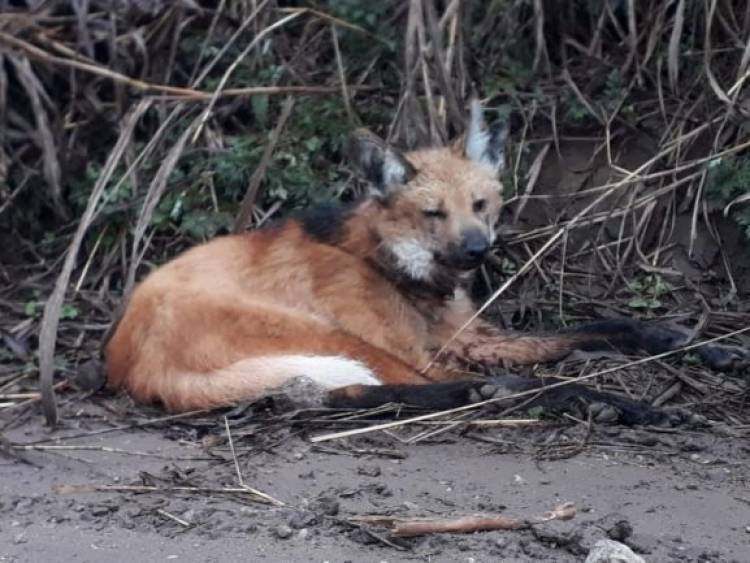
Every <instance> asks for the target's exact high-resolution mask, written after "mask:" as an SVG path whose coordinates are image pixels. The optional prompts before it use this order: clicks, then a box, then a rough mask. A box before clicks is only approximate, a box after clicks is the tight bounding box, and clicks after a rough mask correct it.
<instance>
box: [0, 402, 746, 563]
mask: <svg viewBox="0 0 750 563" xmlns="http://www.w3.org/2000/svg"><path fill="white" fill-rule="evenodd" d="M118 409H122V400H121V399H112V398H107V397H96V396H95V397H91V398H81V396H80V394H77V395H75V396H72V397H71V396H70V394H68V399H67V400H66V402H65V403H64V405H63V421H64V422H63V425H62V427H61V428H59V429H57V430H56V431H54V432H50V431H49V430H48V429H46V428H44V427H43V426H42V424H41V414H40V412H39V411H37V410H36V409H32V410H30V411H27V414H26V416H23V417H19V419H17V420H14V421H11V422H10V423H9V424H7V425H6V430H5V432H4V434H5V438H6V439H7V440H9V441H11V442H13V443H16V444H29V445H32V444H36V446H37V447H39V448H42V449H37V450H35V451H29V449H28V448H27V449H26V450H19V449H17V448H16V449H13V450H10V449H9V447H8V445H7V442H6V444H5V448H4V455H2V456H0V560H2V561H18V562H25V561H29V562H31V561H92V562H93V561H97V562H104V561H172V560H174V561H230V560H240V559H242V560H251V561H255V560H269V561H319V562H323V561H331V562H334V561H335V562H343V561H373V562H380V561H389V562H393V561H467V562H470V561H497V560H503V561H529V560H542V561H561V562H562V561H582V560H583V559H584V557H585V554H586V553H587V552H588V550H589V548H590V546H591V545H592V544H593V543H594V542H595V541H596V540H597V539H600V538H605V537H611V538H613V539H617V540H620V541H622V542H623V543H626V544H627V545H629V546H631V548H632V549H633V550H634V551H635V552H636V553H640V554H641V555H643V556H644V557H645V558H646V560H647V561H717V562H718V561H722V562H724V561H750V494H749V493H748V483H749V481H750V479H749V477H750V469H749V468H748V464H747V459H748V455H749V454H750V445H748V442H747V440H746V439H745V438H738V437H736V436H734V437H733V436H731V435H728V434H731V433H732V432H731V431H730V430H727V428H726V427H724V426H723V425H720V424H718V425H714V426H712V427H709V428H702V429H684V428H683V429H678V430H675V429H666V430H665V429H643V428H640V429H632V428H623V427H617V426H599V427H595V428H593V429H591V431H589V430H588V429H587V427H586V425H585V424H582V423H581V424H575V423H572V422H564V421H550V422H544V423H542V424H540V425H536V426H534V427H525V428H515V429H509V428H497V427H494V428H479V427H474V426H469V427H467V426H463V427H461V426H458V427H456V428H453V429H451V430H450V431H447V432H443V433H440V434H436V435H435V436H433V437H432V438H426V439H423V440H419V441H416V442H415V443H411V444H409V443H405V441H406V440H408V438H409V437H413V436H416V435H418V434H419V433H421V432H424V430H425V428H426V427H425V426H424V425H422V426H418V425H410V426H407V427H403V428H399V429H394V430H392V431H388V433H385V432H376V433H370V434H364V435H361V436H358V437H352V438H348V439H343V440H333V441H329V442H322V443H320V444H313V443H311V442H310V441H309V439H308V438H309V437H310V436H314V435H318V434H325V433H328V432H330V431H331V426H330V424H323V425H321V426H320V428H317V427H316V426H317V423H316V420H317V419H316V418H315V417H313V418H312V419H310V418H309V415H308V417H307V421H306V422H300V421H299V420H297V421H296V422H295V420H293V419H292V417H290V416H284V415H268V414H267V413H261V414H260V416H259V415H258V413H254V412H253V411H252V410H246V411H241V410H235V411H230V412H229V413H226V412H219V413H207V414H200V415H194V416H192V417H189V418H183V419H172V420H166V421H162V422H158V421H157V422H154V420H155V419H158V418H159V417H161V416H163V415H162V414H161V413H158V412H156V411H150V410H149V411H146V410H140V409H135V410H133V408H132V407H130V406H128V408H127V409H125V410H118ZM118 412H119V413H121V414H117V413H118ZM124 412H127V414H122V413H124ZM224 415H227V423H228V424H229V426H230V434H231V436H232V438H233V440H232V445H233V446H234V448H235V455H236V460H237V463H236V464H235V462H234V457H233V456H232V453H231V449H230V447H229V443H228V441H227V439H226V436H227V432H226V426H225V419H224ZM490 415H491V413H490ZM490 415H488V416H490ZM390 418H392V416H389V417H388V419H390ZM144 422H145V423H146V424H145V425H144ZM136 424H140V425H141V426H137V427H133V425H136ZM358 424H359V423H358ZM362 425H365V423H362ZM123 426H125V427H127V428H124V429H119V430H118V429H117V428H118V427H123ZM339 427H342V426H341V425H340V426H339ZM349 427H352V424H350V425H349ZM432 428H435V429H437V428H443V427H442V426H435V425H433V426H432ZM50 446H67V447H66V448H57V449H49V447H50ZM43 448H47V449H43ZM238 471H239V473H240V474H241V476H242V479H243V480H244V483H245V484H246V485H247V486H251V487H253V488H255V489H257V490H259V491H261V492H263V493H265V494H267V495H270V496H271V497H273V498H274V499H277V500H278V501H281V502H283V503H284V504H285V506H269V505H267V504H262V503H259V502H256V501H255V500H254V499H255V498H257V497H253V495H252V494H250V493H244V492H236V489H237V488H238V486H239V485H238ZM127 485H136V486H138V487H144V486H150V487H156V488H159V489H162V491H161V492H153V491H150V492H143V491H130V490H125V489H123V488H121V489H119V490H117V491H107V492H101V491H96V492H94V489H95V488H97V487H100V486H114V487H123V486H127ZM178 486H190V487H198V488H200V487H205V488H210V489H212V491H211V492H198V491H187V492H184V491H183V492H180V491H174V490H165V489H174V487H178ZM227 488H229V489H235V491H234V492H231V491H229V492H227V491H222V490H221V489H227ZM563 501H570V502H573V503H575V505H576V507H577V509H578V513H577V515H576V517H575V518H573V519H572V520H569V521H564V522H562V521H555V522H547V523H543V524H536V525H534V526H532V527H531V529H526V530H521V531H490V532H479V533H474V534H468V535H445V534H443V535H432V536H428V537H422V538H415V539H408V540H404V539H394V538H389V536H388V533H387V531H384V530H382V529H380V530H379V529H377V528H369V527H365V528H358V527H356V526H353V525H352V524H351V523H350V522H349V520H348V519H349V518H351V517H353V516H359V515H373V514H380V515H394V516H400V517H416V516H430V517H449V516H456V515H463V514H472V513H478V512H493V513H502V514H506V515H510V516H518V517H522V518H531V517H534V516H539V515H542V514H543V513H544V512H545V511H547V510H549V509H551V508H552V507H553V506H554V505H556V504H558V503H560V502H563Z"/></svg>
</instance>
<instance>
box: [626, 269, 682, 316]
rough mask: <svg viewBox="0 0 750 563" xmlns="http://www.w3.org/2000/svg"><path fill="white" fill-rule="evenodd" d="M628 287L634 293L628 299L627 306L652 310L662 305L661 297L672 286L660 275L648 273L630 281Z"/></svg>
mask: <svg viewBox="0 0 750 563" xmlns="http://www.w3.org/2000/svg"><path fill="white" fill-rule="evenodd" d="M628 289H630V291H631V292H632V293H633V294H634V295H633V297H631V299H630V300H629V301H628V307H631V308H633V309H646V310H652V309H658V308H659V307H661V306H662V301H661V297H662V296H664V295H665V294H666V293H669V291H671V289H672V287H671V286H670V285H669V284H668V283H667V282H665V281H664V280H663V279H662V277H661V276H659V275H656V274H649V275H647V276H643V277H642V278H639V279H636V280H634V281H632V282H630V283H629V284H628Z"/></svg>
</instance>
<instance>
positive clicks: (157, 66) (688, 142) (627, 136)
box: [0, 0, 750, 424]
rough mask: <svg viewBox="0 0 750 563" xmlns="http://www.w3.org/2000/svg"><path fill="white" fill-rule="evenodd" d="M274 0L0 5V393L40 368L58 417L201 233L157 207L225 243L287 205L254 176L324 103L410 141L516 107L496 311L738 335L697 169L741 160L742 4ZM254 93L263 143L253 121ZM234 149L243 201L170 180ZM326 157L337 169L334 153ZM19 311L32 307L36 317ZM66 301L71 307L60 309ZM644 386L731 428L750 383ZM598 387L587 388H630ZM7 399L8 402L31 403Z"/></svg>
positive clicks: (693, 370)
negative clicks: (204, 224)
mask: <svg viewBox="0 0 750 563" xmlns="http://www.w3.org/2000/svg"><path fill="white" fill-rule="evenodd" d="M282 4H283V3H279V2H273V1H271V0H262V1H258V0H221V1H219V2H215V3H208V2H205V3H187V2H185V3H183V2H175V3H164V2H159V1H157V0H143V1H141V2H134V3H122V4H117V7H116V8H115V9H112V8H111V7H110V3H107V2H90V3H88V4H81V5H87V6H88V11H84V9H83V8H80V9H72V8H68V7H66V6H67V5H68V3H63V2H47V3H43V4H41V5H40V7H39V8H35V9H31V8H29V9H19V8H13V9H10V8H7V7H5V8H4V9H3V11H2V14H0V220H2V221H4V222H5V225H4V226H0V236H1V237H2V240H3V241H6V240H8V241H13V243H14V246H15V249H14V254H15V258H14V259H13V260H6V259H4V258H3V257H4V256H6V254H8V253H7V252H2V253H0V264H2V263H7V265H0V276H2V278H3V280H4V282H7V283H4V284H3V285H5V288H4V289H1V290H0V307H2V309H3V321H2V322H0V331H1V332H0V335H1V336H2V337H3V340H4V342H5V346H6V350H5V352H4V356H2V358H0V361H1V362H2V363H0V390H2V391H3V392H6V391H13V390H20V391H23V390H24V389H25V388H27V387H29V386H31V387H33V381H34V379H35V377H36V375H37V373H39V374H40V376H41V377H40V381H41V390H42V394H43V397H44V401H43V403H44V405H45V414H46V416H47V420H48V421H49V422H50V423H54V422H55V420H56V414H55V408H54V404H55V402H54V393H53V383H54V381H55V376H56V375H57V377H60V376H62V377H65V376H66V375H70V374H73V373H75V372H76V371H77V367H76V365H77V364H78V363H79V362H80V361H81V360H82V359H85V358H87V357H90V356H92V354H95V353H96V352H95V351H96V349H97V343H98V341H99V339H100V337H101V333H102V332H103V329H104V328H105V327H106V325H107V323H108V322H109V320H110V319H111V315H112V311H113V310H114V309H115V307H116V303H117V302H118V301H119V300H120V297H121V295H122V294H123V293H125V294H126V293H127V292H128V291H129V290H130V288H132V286H133V283H134V282H135V281H136V280H137V279H138V277H139V276H140V275H142V274H143V272H144V271H146V269H147V268H148V267H149V266H150V264H151V263H152V262H160V261H162V260H163V259H164V258H165V257H167V256H170V255H173V254H174V253H175V252H176V251H177V250H178V249H179V248H182V247H184V246H185V245H187V244H189V243H190V242H191V240H189V238H190V237H188V236H187V235H186V234H185V233H184V232H181V231H180V230H179V229H176V228H173V227H172V226H170V227H169V228H167V229H165V228H164V227H163V226H162V227H160V226H157V225H155V220H154V216H155V213H156V212H157V209H158V206H159V205H160V204H161V203H162V202H163V201H164V198H165V197H166V195H168V194H169V193H170V192H174V191H175V190H185V191H186V192H189V193H192V192H193V191H207V192H209V193H210V195H211V201H212V202H213V203H212V208H213V209H214V210H217V211H218V210H219V209H220V208H226V207H228V206H231V207H232V208H234V209H235V216H234V219H233V221H231V224H233V225H234V226H235V228H243V227H245V226H249V227H253V226H257V225H258V224H260V223H262V222H264V221H266V220H267V219H268V218H269V217H270V216H271V215H274V214H275V213H277V212H279V211H280V210H283V209H284V208H285V207H287V206H288V205H289V202H288V201H286V200H283V199H282V198H279V199H276V200H274V196H273V194H270V193H268V194H266V193H264V190H266V189H267V186H268V185H269V180H268V178H267V171H268V170H269V162H270V160H271V159H272V157H273V155H274V153H275V152H276V151H284V152H289V151H292V153H293V152H294V150H296V149H295V148H293V147H290V142H291V141H295V142H297V143H299V139H300V133H299V129H300V127H299V126H298V125H296V123H297V122H296V121H295V120H297V121H299V120H300V119H302V117H303V115H302V114H303V112H305V111H309V107H310V106H304V105H303V104H302V103H300V101H301V100H305V99H307V97H309V96H325V97H328V98H330V99H340V101H341V104H342V107H343V108H344V110H345V111H344V113H343V114H342V115H343V117H342V118H341V119H342V120H344V121H345V122H346V123H344V124H343V125H345V126H346V127H348V126H349V125H355V124H358V123H359V122H360V121H367V122H368V124H370V125H373V126H375V127H377V128H379V129H380V130H381V131H382V132H383V133H384V134H385V135H387V136H389V137H390V138H391V139H393V140H395V141H397V142H399V143H401V144H403V145H406V146H416V145H418V144H422V143H425V142H432V143H443V142H445V141H446V140H448V139H450V138H451V137H452V136H453V135H455V134H456V133H459V132H460V131H461V130H462V128H463V124H464V117H463V116H464V108H465V105H466V102H467V100H468V98H469V97H470V96H471V95H472V93H473V92H475V91H476V92H478V93H479V94H480V95H481V96H482V97H483V98H484V99H485V101H486V102H487V105H488V106H489V107H491V108H497V109H499V110H500V111H502V112H507V111H510V112H512V115H513V123H514V128H513V129H514V132H513V158H512V160H511V162H510V163H509V172H508V174H507V178H506V180H507V182H506V183H507V191H508V194H507V195H508V206H507V209H508V212H507V214H506V216H505V219H504V223H503V228H504V235H505V236H504V239H503V243H502V247H501V248H499V249H498V252H497V259H496V260H494V261H493V262H492V264H491V265H490V266H489V267H487V268H486V270H485V272H484V279H485V280H487V281H488V284H489V289H490V291H489V294H490V295H492V300H490V301H488V302H487V304H486V309H487V310H488V311H487V312H489V313H492V314H494V315H495V316H496V317H497V318H498V320H500V321H502V322H505V323H506V324H512V325H515V326H519V327H524V326H529V327H535V326H539V325H540V324H545V323H547V322H549V321H548V319H549V318H554V317H556V318H558V319H559V320H560V322H561V323H563V324H567V323H572V322H575V321H577V320H579V319H582V318H588V317H592V316H599V315H602V314H634V313H635V314H639V315H641V316H644V317H650V316H654V315H659V316H670V317H678V318H684V319H687V320H688V321H689V320H691V319H694V320H696V322H697V319H704V320H705V322H704V323H703V324H704V326H703V327H702V328H703V329H704V331H705V333H706V335H707V337H715V336H720V335H721V334H725V333H728V332H731V331H734V330H737V329H740V328H743V327H745V326H747V325H748V315H749V308H748V301H747V295H748V293H750V286H748V284H747V282H746V281H745V280H746V278H750V276H748V275H747V273H748V270H750V264H749V263H748V260H747V258H746V257H747V253H746V251H745V250H744V248H743V247H742V246H743V245H742V244H741V243H740V241H741V239H740V238H739V234H738V233H737V232H736V230H735V231H733V230H732V227H733V225H732V224H731V222H730V221H728V220H727V219H726V218H725V217H724V215H723V214H722V213H721V208H722V207H723V206H724V205H725V204H726V203H727V202H724V203H723V204H722V205H717V204H715V203H713V202H712V200H711V199H710V198H709V197H708V196H707V192H708V190H709V187H710V169H711V167H712V166H714V165H715V164H716V163H717V162H719V161H727V160H730V159H731V158H733V157H735V156H738V155H740V156H743V155H746V154H747V152H748V147H750V142H748V141H747V138H748V137H747V133H748V126H747V120H748V113H749V112H750V98H749V97H748V91H747V87H746V83H747V80H748V77H750V72H749V66H750V40H749V39H750V7H748V6H747V4H746V3H745V2H739V1H732V0H710V1H707V2H699V1H691V0H678V1H677V2H641V3H636V2H634V1H631V0H624V1H608V2H600V3H588V4H586V3H578V2H568V3H564V4H563V5H561V4H560V3H557V2H552V1H550V0H533V1H532V2H529V1H524V0H503V1H497V2H479V1H472V0H464V1H461V0H446V1H442V2H431V1H427V0H411V1H410V2H408V3H405V2H397V1H395V0H394V1H389V2H383V3H378V6H377V7H375V6H374V5H372V4H370V3H368V2H356V1H350V2H340V3H332V2H306V3H304V6H303V7H295V8H288V7H284V6H283V5H282ZM0 5H2V4H0ZM586 6H591V7H590V8H587V7H586ZM344 8H346V9H344ZM357 10H359V11H357ZM368 14H371V15H372V16H373V17H374V20H373V19H372V18H370V19H368ZM279 96H283V97H287V96H288V98H287V100H288V101H287V102H286V103H283V104H282V100H281V99H279ZM295 102H296V103H295ZM256 103H258V104H263V103H266V104H267V108H266V110H265V115H267V116H271V117H270V121H271V126H270V127H267V126H265V125H264V124H263V123H262V119H261V115H262V112H261V111H260V110H258V111H248V107H249V106H252V107H256V106H254V105H253V104H256ZM258 107H260V105H259V106H258ZM385 115H388V116H389V117H388V118H385V117H384V116H385ZM389 119H390V121H389ZM285 125H286V126H285ZM341 125H342V123H338V124H337V126H339V127H340V126H341ZM326 126H327V124H326ZM269 132H272V133H271V134H270V138H269V135H268V134H269ZM238 133H239V135H255V136H256V137H255V138H265V141H264V142H262V143H259V144H261V145H262V146H264V147H265V149H266V150H265V151H264V152H263V154H262V156H261V157H260V159H259V161H258V162H257V163H256V166H255V167H254V168H253V169H251V170H249V172H250V173H251V174H249V176H250V177H249V179H248V181H247V183H246V188H245V189H244V191H243V193H241V194H237V195H236V196H234V199H233V200H231V201H226V200H222V198H221V197H220V196H221V194H219V195H217V193H216V191H215V190H214V188H213V185H214V184H213V182H215V181H216V179H217V176H216V173H215V172H214V171H213V170H207V171H206V173H207V174H208V176H209V178H208V180H206V181H204V180H205V178H203V179H201V180H200V181H198V180H196V179H193V180H190V181H187V180H178V179H175V178H176V177H179V166H180V165H181V164H184V163H185V161H186V160H189V159H190V158H191V157H192V156H193V155H197V154H202V153H204V152H208V153H210V152H212V151H213V152H216V151H217V150H219V151H220V150H225V149H226V148H227V146H228V145H227V143H228V141H227V140H228V138H229V137H230V136H231V135H237V134H238ZM320 152H321V155H319V156H320V157H321V158H324V159H326V160H334V159H336V158H337V154H336V149H335V147H330V146H329V147H328V148H326V149H324V150H321V151H320ZM313 156H318V155H313ZM92 162H96V163H99V165H100V167H99V168H98V170H97V176H96V181H94V182H90V183H89V184H88V185H87V187H86V188H85V189H84V190H83V193H81V189H78V191H76V190H75V189H74V187H73V183H72V179H75V178H79V177H81V176H84V175H85V172H86V168H87V165H90V163H92ZM331 166H332V167H333V166H334V165H333V164H331ZM338 178H339V179H340V184H341V186H340V187H341V189H340V191H341V192H342V193H347V194H350V193H351V192H352V191H353V190H355V187H354V186H353V185H352V182H351V181H350V176H349V175H348V174H347V173H346V172H341V173H340V174H339V176H338ZM123 186H128V189H127V190H125V192H126V196H125V197H121V198H120V201H119V202H117V203H116V205H114V208H113V207H112V206H113V202H112V201H111V199H112V198H113V197H114V195H115V194H120V193H121V192H122V191H123V189H124V188H123ZM74 196H75V197H76V198H79V199H81V198H82V201H83V203H78V204H77V205H76V204H74V201H73V200H74ZM748 197H750V196H747V195H745V196H741V197H739V198H737V199H736V201H735V202H733V205H736V206H742V205H745V204H746V203H745V202H746V201H747V198H748ZM240 202H241V203H240ZM118 206H119V207H118ZM113 209H114V211H113ZM170 229H171V230H170ZM45 233H47V234H49V236H47V238H46V239H45V240H42V238H43V235H44V234H45ZM16 245H17V246H16ZM16 249H17V250H16ZM743 256H744V257H745V258H743ZM500 297H502V298H503V299H502V300H497V301H495V300H496V299H498V298H500ZM30 300H35V301H37V302H39V303H45V306H44V313H43V315H40V314H38V312H31V313H30V312H29V310H28V303H29V301H30ZM70 304H73V305H74V306H75V307H76V308H77V309H78V310H80V311H82V312H83V314H81V315H80V316H78V317H76V318H71V316H74V315H70V314H67V315H66V314H65V313H66V309H65V307H66V305H70ZM61 317H62V320H61ZM82 319H86V320H82ZM740 341H742V340H741V339H740ZM744 342H745V344H747V342H748V341H747V339H745V340H744ZM37 348H38V351H39V353H38V363H37V358H36V356H35V355H34V353H33V350H35V349H37ZM61 358H62V359H65V360H67V366H63V367H61V366H60V365H57V366H56V364H55V362H56V361H57V362H58V364H59V362H60V359H61ZM37 369H38V372H37ZM573 369H574V370H577V371H582V372H586V371H587V370H589V368H588V367H586V366H583V367H582V366H574V368H573ZM605 369H606V368H605ZM649 369H651V368H649ZM594 371H596V370H595V369H593V370H590V371H589V372H594ZM639 374H640V375H639V381H641V382H643V381H644V380H647V382H645V383H643V385H640V386H639V389H640V390H641V391H643V393H645V394H647V395H648V397H650V398H653V397H657V398H658V397H659V396H662V395H663V393H664V391H665V389H668V388H673V387H674V386H675V385H676V384H677V383H679V384H680V386H681V390H680V391H681V392H680V393H679V394H677V395H675V396H674V397H673V399H672V402H674V401H677V402H680V401H681V402H682V403H684V404H693V405H695V404H700V405H705V408H706V409H707V410H708V412H709V413H710V414H712V415H715V416H721V417H724V418H725V419H726V420H729V421H731V422H734V423H737V424H739V423H742V422H743V421H745V422H744V423H746V421H747V417H746V415H745V414H744V401H745V397H746V396H747V390H746V387H745V386H744V385H743V384H742V383H741V382H737V383H735V382H729V383H728V382H727V381H726V380H725V379H723V378H717V377H716V376H714V375H712V374H708V373H706V372H705V371H704V370H702V369H701V368H700V367H699V366H696V367H690V368H685V369H683V368H681V369H680V371H679V375H678V374H675V373H672V372H670V371H669V370H668V369H661V370H660V371H658V373H657V372H656V371H654V372H653V373H652V372H651V371H648V370H640V372H639ZM607 377H608V378H609V377H612V379H606V378H601V380H599V379H598V380H597V381H600V384H601V385H608V384H610V383H612V382H615V383H616V384H617V385H618V387H619V388H621V389H623V387H625V386H624V384H621V383H620V382H621V381H622V380H623V379H624V378H622V377H620V376H617V377H616V376H615V375H608V376H607ZM618 378H619V379H618ZM623 390H624V391H626V392H627V391H630V392H631V394H633V393H635V394H638V392H633V390H631V389H623ZM639 392H640V391H639ZM678 399H679V400H678ZM20 401H21V400H20V399H19V400H18V401H9V402H8V403H7V404H6V403H3V404H4V405H6V406H5V407H4V408H8V409H12V410H14V411H15V410H16V409H18V408H29V406H30V405H34V404H36V403H35V402H34V401H32V402H31V403H29V402H28V401H29V400H28V399H26V400H25V401H26V402H25V403H24V404H25V405H26V407H19V404H21V403H20ZM722 413H723V414H722ZM731 417H734V418H731Z"/></svg>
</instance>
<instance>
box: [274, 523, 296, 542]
mask: <svg viewBox="0 0 750 563" xmlns="http://www.w3.org/2000/svg"><path fill="white" fill-rule="evenodd" d="M273 532H274V534H276V537H277V538H279V539H280V540H285V539H288V538H290V537H292V529H291V528H290V527H289V526H287V525H286V524H279V525H278V526H276V528H274V530H273Z"/></svg>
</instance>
